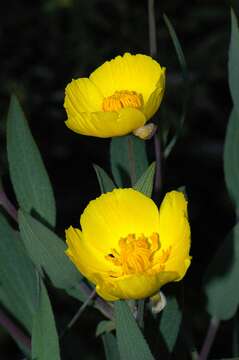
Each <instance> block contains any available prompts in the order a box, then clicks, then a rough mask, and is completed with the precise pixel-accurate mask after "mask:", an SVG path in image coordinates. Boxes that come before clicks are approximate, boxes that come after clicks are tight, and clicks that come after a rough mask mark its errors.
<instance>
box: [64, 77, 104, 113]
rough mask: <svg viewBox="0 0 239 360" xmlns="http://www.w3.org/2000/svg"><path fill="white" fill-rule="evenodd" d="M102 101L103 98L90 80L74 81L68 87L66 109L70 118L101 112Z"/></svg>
mask: <svg viewBox="0 0 239 360" xmlns="http://www.w3.org/2000/svg"><path fill="white" fill-rule="evenodd" d="M102 101H103V96H102V95H101V93H100V92H99V90H98V89H97V87H96V86H95V84H94V83H93V82H92V81H90V80H89V79H88V78H81V79H77V80H72V82H71V83H70V84H68V85H67V87H66V91H65V102H64V107H65V109H66V112H67V115H68V118H69V117H72V116H73V117H75V116H77V114H78V113H79V112H91V111H100V110H102Z"/></svg>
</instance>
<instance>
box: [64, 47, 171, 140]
mask: <svg viewBox="0 0 239 360" xmlns="http://www.w3.org/2000/svg"><path fill="white" fill-rule="evenodd" d="M164 88H165V68H161V66H160V65H159V64H158V63H157V62H156V61H155V60H153V59H152V58H151V57H150V56H146V55H141V54H137V55H131V54H129V53H125V54H124V55H123V56H117V57H116V58H115V59H113V60H111V61H106V62H105V63H104V64H103V65H101V66H100V67H98V68H97V69H96V70H95V71H94V72H93V73H92V74H91V75H90V77H89V78H80V79H77V80H72V82H71V83H70V84H68V85H67V87H66V92H65V103H64V107H65V109H66V112H67V116H68V119H67V121H66V125H67V126H68V127H69V128H70V129H71V130H73V131H75V132H77V133H79V134H83V135H89V136H97V137H102V138H107V137H112V136H121V135H126V134H129V133H131V132H132V131H134V130H136V129H138V128H140V127H142V126H143V125H144V124H145V123H146V122H147V121H148V120H149V119H150V118H151V117H152V116H153V115H154V114H155V113H156V111H157V110H158V108H159V106H160V103H161V100H162V97H163V93H164Z"/></svg>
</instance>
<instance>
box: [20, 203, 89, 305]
mask: <svg viewBox="0 0 239 360" xmlns="http://www.w3.org/2000/svg"><path fill="white" fill-rule="evenodd" d="M18 218H19V227H20V233H21V237H22V239H23V242H24V245H25V247H26V249H27V252H28V254H29V256H30V258H31V259H32V261H33V263H34V264H35V266H36V267H37V268H38V270H39V271H40V272H41V269H44V271H45V272H46V274H47V275H48V276H49V278H50V280H51V282H52V283H53V285H54V286H56V287H57V288H60V289H64V290H66V291H68V290H69V293H70V294H71V295H73V294H75V293H77V294H76V296H75V295H73V296H75V297H77V298H78V299H80V300H82V301H84V300H85V296H84V294H82V293H81V292H80V289H79V287H78V284H79V282H80V281H81V280H82V276H81V274H80V273H79V271H78V270H77V269H76V267H75V266H74V265H73V264H72V262H71V261H70V259H69V258H68V257H67V256H66V254H65V250H66V244H65V243H64V242H63V241H62V240H61V239H60V238H59V237H58V236H57V235H56V234H55V233H54V232H53V231H51V230H49V229H48V228H47V227H46V226H44V225H43V224H41V223H40V222H39V221H37V220H36V219H34V218H33V217H32V216H31V215H29V214H27V213H25V212H23V211H21V210H19V215H18Z"/></svg>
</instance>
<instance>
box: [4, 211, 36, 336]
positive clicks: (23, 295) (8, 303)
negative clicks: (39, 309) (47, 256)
mask: <svg viewBox="0 0 239 360" xmlns="http://www.w3.org/2000/svg"><path fill="white" fill-rule="evenodd" d="M37 286H38V284H37V276H36V271H35V268H34V266H33V264H32V262H31V261H30V259H29V257H28V256H27V253H26V251H25V248H24V246H23V244H22V242H21V239H20V236H19V233H18V232H17V231H14V230H13V229H12V228H11V227H10V225H9V224H8V222H7V221H6V219H5V218H4V217H3V215H2V214H1V213H0V302H1V303H2V304H3V305H4V307H5V308H6V309H7V310H8V311H9V312H10V313H11V314H12V315H13V316H14V317H15V318H16V319H17V320H18V321H19V322H20V323H21V324H22V325H23V327H24V328H25V329H26V330H27V331H28V332H29V333H31V329H32V318H33V315H34V313H35V310H36V306H37Z"/></svg>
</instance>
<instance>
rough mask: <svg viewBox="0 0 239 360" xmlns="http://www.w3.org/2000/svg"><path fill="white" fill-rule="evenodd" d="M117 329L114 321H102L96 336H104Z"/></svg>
mask: <svg viewBox="0 0 239 360" xmlns="http://www.w3.org/2000/svg"><path fill="white" fill-rule="evenodd" d="M114 329H115V321H113V320H102V321H101V322H99V324H98V325H97V328H96V333H95V334H96V336H99V335H102V334H103V333H105V332H110V331H112V330H114Z"/></svg>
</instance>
